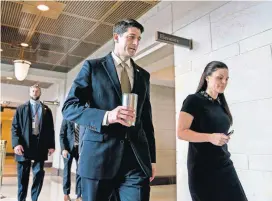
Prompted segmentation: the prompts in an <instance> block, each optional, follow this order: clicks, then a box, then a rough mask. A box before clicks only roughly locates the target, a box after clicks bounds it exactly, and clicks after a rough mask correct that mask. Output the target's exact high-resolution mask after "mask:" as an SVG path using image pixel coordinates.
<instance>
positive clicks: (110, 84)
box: [62, 19, 156, 201]
mask: <svg viewBox="0 0 272 201" xmlns="http://www.w3.org/2000/svg"><path fill="white" fill-rule="evenodd" d="M143 30H144V28H143V26H142V25H141V24H139V23H138V22H137V21H135V20H132V19H128V20H122V21H120V22H118V23H117V24H116V25H115V26H114V30H113V39H114V42H115V46H114V51H113V52H111V53H109V54H108V55H107V56H105V57H103V58H100V59H95V60H86V61H85V63H84V64H83V67H82V69H81V70H80V72H79V74H78V75H77V77H76V79H75V80H74V82H73V84H72V87H71V89H70V92H69V94H68V97H67V99H66V101H65V103H64V105H63V109H62V111H63V116H64V118H65V119H67V120H70V121H74V122H76V123H78V124H80V125H81V126H83V127H84V128H85V129H84V131H83V132H84V134H83V135H82V136H83V139H82V141H83V142H82V147H81V151H80V159H79V173H80V176H81V180H82V198H83V200H84V201H108V199H109V198H110V196H111V194H112V192H113V190H115V192H116V195H117V197H118V199H119V200H121V201H148V200H149V194H150V181H151V180H152V179H153V178H154V176H155V162H156V156H155V155H156V154H155V153H156V149H155V138H154V128H153V124H152V115H151V104H150V90H149V88H150V81H149V79H150V75H149V73H148V72H147V71H145V70H144V69H142V68H141V67H139V66H138V65H137V64H135V63H134V61H133V60H132V59H131V57H132V56H134V55H135V53H136V51H137V49H138V45H139V41H140V39H141V34H142V32H143ZM122 93H135V94H138V105H137V111H134V110H133V109H132V108H128V107H125V106H121V105H122ZM86 102H89V107H87V108H86V107H84V105H85V103H86ZM135 113H136V114H137V115H136V114H135ZM135 119H136V124H135V126H131V124H130V123H127V122H128V121H133V120H135Z"/></svg>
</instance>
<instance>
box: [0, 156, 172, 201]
mask: <svg viewBox="0 0 272 201" xmlns="http://www.w3.org/2000/svg"><path fill="white" fill-rule="evenodd" d="M46 172H47V173H48V174H46V176H45V179H44V184H43V188H42V191H41V194H40V197H39V201H62V200H63V192H62V178H61V177H58V176H51V175H50V169H47V170H46ZM4 175H6V176H4V177H3V185H2V187H1V188H0V194H2V195H4V196H6V198H4V199H1V201H2V200H3V201H17V199H16V195H17V177H16V163H15V162H13V160H11V159H10V160H9V159H8V160H6V162H5V168H4ZM31 185H32V177H30V183H29V188H28V189H29V191H28V199H27V201H31V198H30V189H31ZM71 188H72V189H74V188H75V183H74V182H72V187H71ZM71 198H72V200H75V194H73V193H72V194H71ZM150 201H176V185H165V186H164V185H162V186H152V187H151V200H150Z"/></svg>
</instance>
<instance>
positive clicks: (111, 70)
mask: <svg viewBox="0 0 272 201" xmlns="http://www.w3.org/2000/svg"><path fill="white" fill-rule="evenodd" d="M102 65H103V66H104V68H105V70H106V72H107V74H108V76H109V79H110V80H111V82H112V84H113V86H114V89H115V91H116V93H117V95H118V97H119V99H120V101H122V91H121V85H120V81H119V78H118V75H117V71H116V68H115V65H114V61H113V58H112V56H111V53H110V54H108V55H107V56H106V57H105V60H104V61H102Z"/></svg>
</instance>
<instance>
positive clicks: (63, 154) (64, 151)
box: [62, 150, 69, 158]
mask: <svg viewBox="0 0 272 201" xmlns="http://www.w3.org/2000/svg"><path fill="white" fill-rule="evenodd" d="M68 153H69V152H68V151H67V150H63V151H62V157H63V158H67V156H68Z"/></svg>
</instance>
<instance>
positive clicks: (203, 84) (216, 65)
mask: <svg viewBox="0 0 272 201" xmlns="http://www.w3.org/2000/svg"><path fill="white" fill-rule="evenodd" d="M218 69H228V67H227V65H226V64H224V63H223V62H220V61H212V62H210V63H208V64H207V66H206V67H205V69H204V72H203V73H202V76H201V78H200V82H199V85H198V87H197V90H196V92H197V93H198V92H200V91H206V89H207V86H208V84H207V80H206V77H208V76H210V75H211V74H212V73H213V72H215V71H216V70H218ZM218 97H219V99H220V102H221V104H222V106H223V108H224V109H225V112H226V113H227V115H228V116H229V118H230V122H231V124H232V123H233V119H232V115H231V113H230V110H229V106H228V103H227V101H226V98H225V96H224V93H222V94H218Z"/></svg>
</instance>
